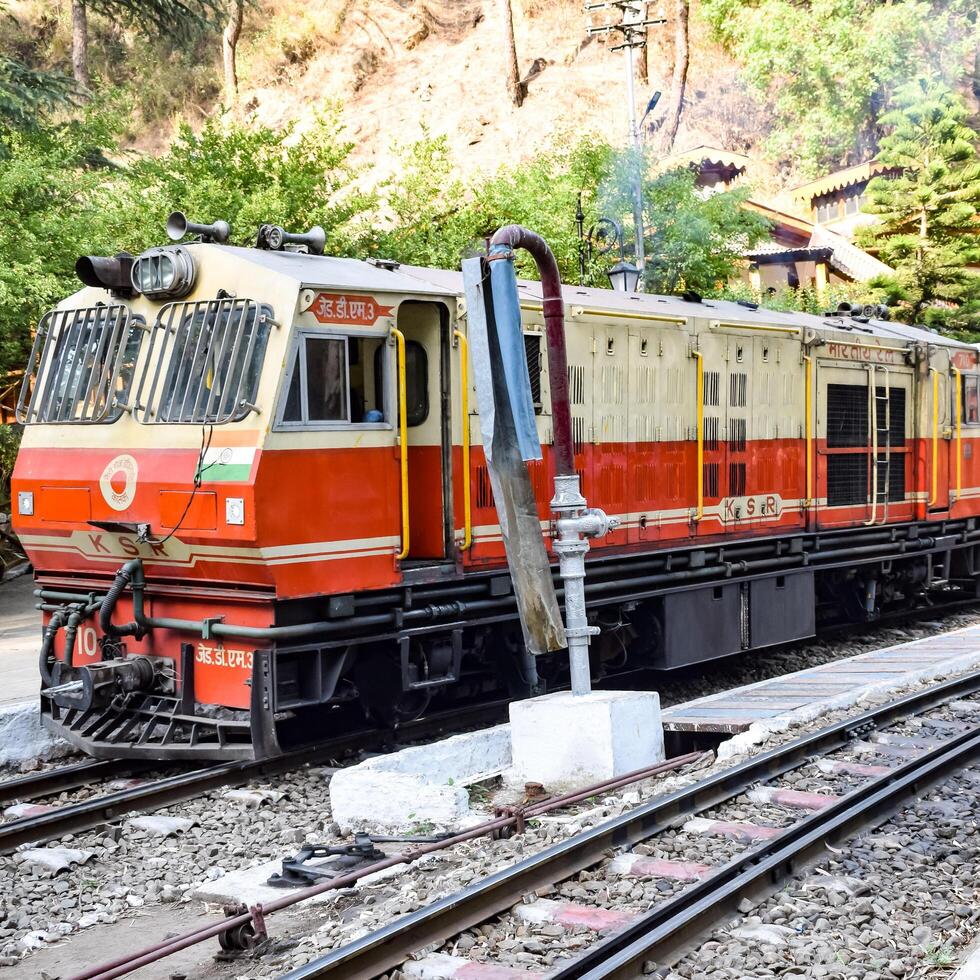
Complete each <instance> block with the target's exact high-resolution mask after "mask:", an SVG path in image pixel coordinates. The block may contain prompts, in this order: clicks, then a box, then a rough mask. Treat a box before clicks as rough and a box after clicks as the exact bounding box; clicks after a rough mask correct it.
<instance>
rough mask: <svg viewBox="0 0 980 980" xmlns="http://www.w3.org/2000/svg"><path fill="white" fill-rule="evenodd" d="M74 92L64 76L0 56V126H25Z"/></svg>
mask: <svg viewBox="0 0 980 980" xmlns="http://www.w3.org/2000/svg"><path fill="white" fill-rule="evenodd" d="M74 95H75V87H74V85H73V84H72V80H71V79H70V78H68V77H67V76H66V75H62V74H60V73H58V72H53V71H40V70H38V69H35V68H31V67H29V66H28V65H25V64H23V63H22V62H20V61H15V60H14V59H13V58H5V57H2V56H0V127H2V126H7V127H12V128H16V129H28V128H30V127H31V126H34V125H36V123H37V121H38V118H39V117H40V116H41V114H42V113H45V112H48V111H50V110H52V109H56V108H59V107H61V106H64V105H67V104H68V103H70V102H71V101H72V99H73V98H74Z"/></svg>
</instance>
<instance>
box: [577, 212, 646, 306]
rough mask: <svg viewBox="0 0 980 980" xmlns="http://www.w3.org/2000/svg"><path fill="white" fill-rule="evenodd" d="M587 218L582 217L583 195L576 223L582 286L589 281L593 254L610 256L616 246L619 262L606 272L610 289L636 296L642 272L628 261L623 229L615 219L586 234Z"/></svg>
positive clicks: (609, 219) (605, 221) (596, 226)
mask: <svg viewBox="0 0 980 980" xmlns="http://www.w3.org/2000/svg"><path fill="white" fill-rule="evenodd" d="M584 219H585V215H584V214H583V213H582V197H581V195H579V202H578V209H577V210H576V212H575V220H576V222H577V224H578V236H579V248H578V255H579V274H580V278H579V282H580V283H581V282H584V280H585V269H586V261H588V262H589V263H591V262H592V256H593V254H596V255H606V254H607V253H608V252H611V251H612V248H613V245H618V246H619V261H618V262H617V263H616V264H615V265H614V266H612V267H611V268H610V269H608V270H607V271H606V275H607V276H608V277H609V285H610V286H611V287H612V288H613V289H614V290H615V291H616V292H618V293H635V292H636V291H637V289H638V288H639V285H640V279H641V276H642V272H641V270H640V269H639V268H638V267H637V266H635V265H634V264H633V263H632V262H627V261H626V247H625V244H624V242H623V226H622V225H621V224H620V223H619V222H618V221H617V220H616V219H615V218H605V217H603V218H600V219H599V220H598V221H597V222H596V223H595V224H594V225H593V226H592V227H591V228H590V229H589V233H588V235H586V234H585V233H584V230H583V229H584V227H585V226H584Z"/></svg>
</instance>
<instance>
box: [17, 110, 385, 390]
mask: <svg viewBox="0 0 980 980" xmlns="http://www.w3.org/2000/svg"><path fill="white" fill-rule="evenodd" d="M123 122H124V117H123V115H122V114H121V113H120V112H119V107H118V106H101V105H98V106H96V105H92V106H89V107H88V108H87V109H86V111H85V112H84V113H83V114H82V115H81V117H80V118H79V119H77V120H75V121H72V122H69V123H66V124H63V125H59V126H55V127H42V128H37V129H33V130H28V131H24V132H17V131H14V130H7V131H6V132H3V133H0V158H2V159H3V166H0V212H2V213H3V214H4V215H5V219H4V221H3V222H0V377H3V376H4V375H5V374H6V373H7V372H9V371H14V370H18V369H20V368H22V367H23V365H24V363H25V361H26V358H27V353H28V350H29V347H30V338H31V331H32V329H33V327H34V326H35V325H36V323H37V322H38V320H39V318H40V317H41V316H42V315H43V313H44V312H45V310H47V309H49V308H51V307H52V306H53V305H54V304H55V303H56V302H58V301H59V300H61V299H63V298H64V297H65V296H67V295H69V294H71V293H72V292H74V291H75V290H76V289H77V288H79V283H78V281H77V279H76V278H75V274H74V265H75V259H76V258H77V257H78V256H79V255H81V254H100V255H112V254H114V253H116V252H118V251H120V250H122V249H125V250H128V251H131V252H134V253H137V252H140V251H142V250H143V249H144V248H146V247H148V246H149V245H156V244H160V243H161V241H162V240H163V239H164V225H165V222H166V217H167V214H168V213H169V212H170V211H172V210H174V209H180V210H184V211H186V212H187V214H188V215H189V216H190V217H191V218H192V219H193V220H197V221H213V220H215V219H217V218H224V219H225V220H227V221H229V222H230V223H231V225H232V229H233V237H234V240H235V241H238V242H241V243H248V242H249V241H251V240H253V239H254V235H255V232H256V231H257V229H258V226H259V224H261V223H263V222H273V223H276V224H281V225H283V226H284V227H286V228H287V229H289V230H296V231H299V230H304V231H305V230H306V228H307V227H309V225H311V224H321V225H323V226H324V228H325V229H326V231H327V241H328V244H327V249H328V251H330V252H332V253H333V254H339V255H345V254H351V253H352V252H353V250H354V248H355V245H356V243H357V242H359V241H360V240H361V238H362V237H363V234H364V232H363V230H362V229H361V227H360V224H359V220H358V219H359V218H360V217H361V215H362V214H363V213H364V212H365V211H366V209H367V208H368V206H369V204H370V198H368V197H367V196H365V195H364V194H362V193H360V192H358V191H357V190H356V189H355V188H354V186H353V181H354V179H355V176H356V174H355V171H354V169H353V167H352V166H351V164H350V161H349V155H350V151H351V145H350V144H349V143H346V142H344V141H343V139H342V138H341V134H340V131H339V128H338V124H337V121H336V117H335V116H334V115H332V114H329V113H328V114H325V115H323V116H320V117H319V118H318V119H317V120H316V122H315V123H314V125H312V126H311V127H310V129H309V130H307V131H306V132H304V133H303V134H302V135H301V136H299V137H296V136H295V135H294V134H292V132H291V131H290V130H289V129H285V130H282V131H274V130H272V129H269V128H266V127H248V126H244V125H237V124H232V123H230V122H229V121H228V120H227V119H226V118H224V117H219V118H216V119H212V120H210V121H209V122H208V123H207V124H206V125H205V127H204V128H203V130H202V131H201V132H200V133H199V134H195V133H193V132H192V131H191V130H190V129H189V128H187V127H185V128H183V129H181V130H180V131H179V132H178V135H177V137H176V138H175V140H174V143H173V144H172V146H171V147H170V149H169V150H168V151H167V152H166V153H164V154H163V155H162V156H160V157H158V158H145V159H140V160H136V161H135V162H132V163H131V164H130V165H129V166H128V167H109V166H106V165H105V157H106V155H117V154H118V148H117V144H116V140H117V135H118V130H117V127H118V126H119V125H121V124H122V123H123Z"/></svg>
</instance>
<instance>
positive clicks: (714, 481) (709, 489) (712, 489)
mask: <svg viewBox="0 0 980 980" xmlns="http://www.w3.org/2000/svg"><path fill="white" fill-rule="evenodd" d="M704 495H705V496H706V497H717V496H718V464H717V463H705V464H704Z"/></svg>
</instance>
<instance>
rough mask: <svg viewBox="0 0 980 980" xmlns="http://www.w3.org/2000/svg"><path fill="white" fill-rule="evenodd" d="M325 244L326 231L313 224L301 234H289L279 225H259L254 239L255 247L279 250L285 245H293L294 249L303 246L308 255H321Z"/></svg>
mask: <svg viewBox="0 0 980 980" xmlns="http://www.w3.org/2000/svg"><path fill="white" fill-rule="evenodd" d="M326 244H327V233H326V232H325V231H324V230H323V229H322V228H321V227H320V226H319V225H314V226H313V227H312V228H311V229H310V230H309V231H307V232H305V233H304V234H302V235H294V234H291V233H290V232H288V231H286V230H285V229H283V228H281V227H280V226H279V225H261V226H260V227H259V233H258V236H257V237H256V241H255V246H256V248H264V249H268V250H270V251H272V252H281V251H283V250H284V249H286V247H287V246H293V249H294V250H295V251H301V250H302V249H304V248H305V249H306V251H307V252H309V253H310V255H323V249H324V246H325V245H326Z"/></svg>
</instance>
